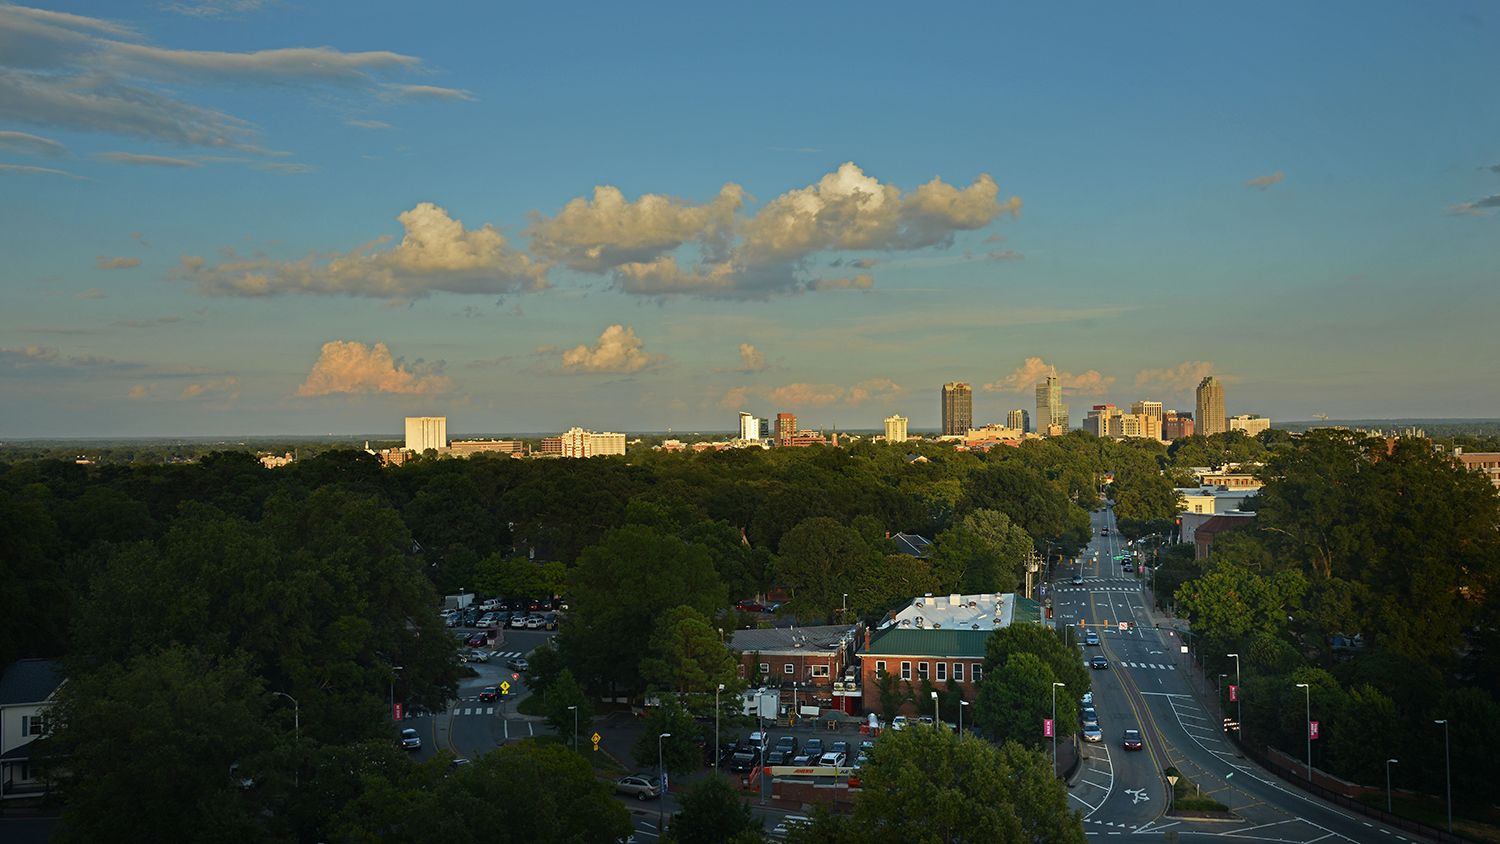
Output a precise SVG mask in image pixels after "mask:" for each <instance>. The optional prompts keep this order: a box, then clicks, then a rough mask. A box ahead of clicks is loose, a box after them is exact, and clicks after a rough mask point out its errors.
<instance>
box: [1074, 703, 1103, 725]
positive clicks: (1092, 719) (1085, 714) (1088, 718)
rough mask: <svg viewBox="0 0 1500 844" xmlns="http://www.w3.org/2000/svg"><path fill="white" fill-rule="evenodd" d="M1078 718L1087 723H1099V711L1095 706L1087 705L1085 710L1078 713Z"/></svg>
mask: <svg viewBox="0 0 1500 844" xmlns="http://www.w3.org/2000/svg"><path fill="white" fill-rule="evenodd" d="M1078 718H1079V720H1081V721H1083V723H1085V724H1089V723H1094V724H1097V723H1099V713H1098V712H1095V711H1094V707H1092V706H1085V707H1084V708H1083V711H1082V712H1080V713H1078Z"/></svg>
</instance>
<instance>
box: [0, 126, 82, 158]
mask: <svg viewBox="0 0 1500 844" xmlns="http://www.w3.org/2000/svg"><path fill="white" fill-rule="evenodd" d="M0 150H5V151H6V152H19V153H22V154H25V155H40V156H45V157H47V158H61V157H63V156H64V155H67V153H68V150H67V148H66V147H64V146H63V145H62V144H60V143H58V142H57V141H54V140H52V139H50V138H43V137H41V136H39V135H30V134H27V133H25V132H8V131H7V132H0Z"/></svg>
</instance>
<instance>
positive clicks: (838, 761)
mask: <svg viewBox="0 0 1500 844" xmlns="http://www.w3.org/2000/svg"><path fill="white" fill-rule="evenodd" d="M845 758H846V757H845V755H844V754H842V753H835V752H834V751H832V750H830V751H828V752H827V753H825V754H823V755H822V756H821V757H820V758H819V759H818V766H819V767H822V768H842V767H844V759H845Z"/></svg>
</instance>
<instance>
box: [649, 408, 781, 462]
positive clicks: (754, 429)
mask: <svg viewBox="0 0 1500 844" xmlns="http://www.w3.org/2000/svg"><path fill="white" fill-rule="evenodd" d="M760 423H761V420H760V419H757V418H756V417H755V415H754V414H751V413H746V412H745V411H743V410H742V411H740V439H742V440H747V441H754V440H758V439H760ZM621 453H622V454H623V453H624V452H621Z"/></svg>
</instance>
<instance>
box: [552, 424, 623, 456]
mask: <svg viewBox="0 0 1500 844" xmlns="http://www.w3.org/2000/svg"><path fill="white" fill-rule="evenodd" d="M559 439H561V440H562V456H563V457H602V456H604V455H607V454H624V453H625V435H624V434H615V433H609V432H604V433H596V432H594V431H585V430H583V429H582V428H569V429H568V430H567V431H565V432H563V433H562V434H561V435H559Z"/></svg>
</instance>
